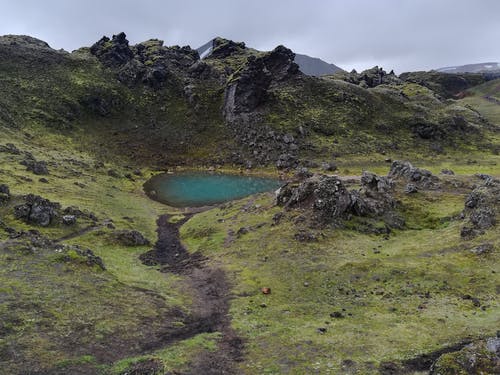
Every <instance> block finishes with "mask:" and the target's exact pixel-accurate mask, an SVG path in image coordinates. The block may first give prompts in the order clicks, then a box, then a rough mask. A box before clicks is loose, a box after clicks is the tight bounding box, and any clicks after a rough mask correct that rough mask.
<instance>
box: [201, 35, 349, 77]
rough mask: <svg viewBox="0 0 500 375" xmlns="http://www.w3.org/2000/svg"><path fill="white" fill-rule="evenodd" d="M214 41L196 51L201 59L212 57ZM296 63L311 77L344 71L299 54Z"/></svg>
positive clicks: (296, 55) (315, 58) (296, 56)
mask: <svg viewBox="0 0 500 375" xmlns="http://www.w3.org/2000/svg"><path fill="white" fill-rule="evenodd" d="M214 41H215V39H212V40H210V41H208V42H207V43H205V44H204V45H202V46H201V47H198V48H197V49H196V50H197V51H198V53H199V55H200V58H201V59H204V58H205V57H208V56H210V54H211V53H212V50H213V48H214ZM295 62H296V63H297V64H298V65H299V68H300V70H301V71H302V73H304V74H307V75H309V76H322V75H327V74H334V73H336V72H342V71H344V70H343V69H341V68H339V67H338V66H336V65H334V64H329V63H327V62H326V61H323V60H321V59H319V58H317V57H311V56H307V55H301V54H298V53H297V54H295Z"/></svg>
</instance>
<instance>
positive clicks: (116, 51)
mask: <svg viewBox="0 0 500 375" xmlns="http://www.w3.org/2000/svg"><path fill="white" fill-rule="evenodd" d="M90 53H92V54H93V55H95V56H96V57H97V58H98V59H99V61H101V62H102V63H103V64H104V65H106V66H108V67H119V66H122V65H125V64H126V63H128V62H129V61H130V60H132V59H133V58H134V53H133V52H132V50H131V49H130V46H129V44H128V40H127V36H126V35H125V33H123V32H122V33H119V34H117V35H113V37H112V39H109V38H108V37H107V36H103V37H102V38H101V39H100V40H99V41H98V42H97V43H95V44H94V45H93V46H92V47H90Z"/></svg>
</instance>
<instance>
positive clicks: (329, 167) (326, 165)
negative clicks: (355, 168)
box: [321, 162, 337, 172]
mask: <svg viewBox="0 0 500 375" xmlns="http://www.w3.org/2000/svg"><path fill="white" fill-rule="evenodd" d="M321 169H323V170H324V171H327V172H333V171H336V170H337V164H335V163H333V162H323V163H321Z"/></svg>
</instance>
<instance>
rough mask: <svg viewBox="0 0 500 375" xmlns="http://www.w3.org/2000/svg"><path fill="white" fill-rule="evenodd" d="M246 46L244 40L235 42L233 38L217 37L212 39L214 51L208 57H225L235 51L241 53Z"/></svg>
mask: <svg viewBox="0 0 500 375" xmlns="http://www.w3.org/2000/svg"><path fill="white" fill-rule="evenodd" d="M245 48H246V47H245V43H243V42H233V41H232V40H228V39H224V38H215V39H214V40H213V41H212V52H211V53H210V56H209V57H208V58H212V59H223V58H226V57H229V56H231V55H234V54H235V53H241V52H243V50H244V49H245Z"/></svg>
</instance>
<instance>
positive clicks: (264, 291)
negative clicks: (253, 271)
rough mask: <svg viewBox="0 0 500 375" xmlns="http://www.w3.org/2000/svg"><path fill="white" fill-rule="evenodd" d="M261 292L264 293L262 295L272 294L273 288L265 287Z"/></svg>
mask: <svg viewBox="0 0 500 375" xmlns="http://www.w3.org/2000/svg"><path fill="white" fill-rule="evenodd" d="M260 291H261V292H262V294H271V288H268V287H263V288H261V289H260Z"/></svg>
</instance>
